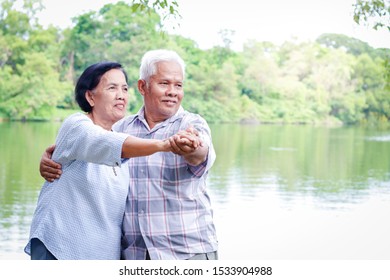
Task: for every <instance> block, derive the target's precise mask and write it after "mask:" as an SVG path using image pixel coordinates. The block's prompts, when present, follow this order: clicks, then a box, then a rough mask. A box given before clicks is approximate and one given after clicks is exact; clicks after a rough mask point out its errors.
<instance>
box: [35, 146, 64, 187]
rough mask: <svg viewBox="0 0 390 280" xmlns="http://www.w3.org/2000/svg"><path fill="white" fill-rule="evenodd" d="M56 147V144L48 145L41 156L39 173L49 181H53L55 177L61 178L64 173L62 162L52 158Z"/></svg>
mask: <svg viewBox="0 0 390 280" xmlns="http://www.w3.org/2000/svg"><path fill="white" fill-rule="evenodd" d="M54 148H55V145H51V146H49V147H47V149H46V150H45V152H44V153H43V155H42V157H41V161H40V164H39V173H40V174H41V176H42V177H43V178H44V179H45V180H46V181H49V182H53V181H54V180H55V179H58V178H60V176H61V173H62V171H61V164H59V163H56V162H55V161H53V160H51V156H52V154H53V152H54Z"/></svg>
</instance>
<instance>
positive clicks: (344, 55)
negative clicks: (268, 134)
mask: <svg viewBox="0 0 390 280" xmlns="http://www.w3.org/2000/svg"><path fill="white" fill-rule="evenodd" d="M22 2H23V3H24V4H25V5H23V7H22V8H20V7H19V8H16V6H15V1H11V0H6V1H1V2H0V3H1V7H2V9H1V11H0V118H4V119H16V120H17V119H26V120H34V119H40V120H45V119H51V118H52V116H57V115H58V112H59V111H61V110H63V109H73V110H77V106H76V105H75V103H74V98H73V91H72V89H73V87H74V84H75V82H76V80H77V77H78V76H79V75H80V73H81V72H82V71H83V70H84V69H85V67H87V66H88V65H90V64H92V63H95V62H97V61H102V60H113V61H119V62H120V63H122V65H124V67H125V68H126V70H127V72H128V76H129V86H130V90H129V92H130V100H129V110H130V112H136V111H137V110H138V109H139V108H140V106H141V105H142V96H141V95H140V94H138V92H137V87H136V82H137V80H138V69H139V62H140V59H141V57H142V55H143V53H144V52H145V51H146V50H149V49H156V48H169V49H173V50H175V51H177V52H178V53H179V54H180V55H181V56H182V57H183V59H184V60H185V61H186V64H187V68H186V79H185V98H184V100H183V106H184V107H185V108H186V109H188V110H190V111H192V112H194V113H199V114H201V115H202V116H204V117H205V118H206V119H207V120H208V121H210V122H251V123H252V122H256V123H258V122H263V123H346V124H349V123H388V121H389V119H390V95H389V88H388V85H389V76H388V73H389V72H390V71H389V69H388V65H387V64H386V61H387V57H388V54H389V51H388V49H374V48H372V47H371V46H369V45H368V44H367V43H365V42H362V41H360V40H357V39H355V38H351V37H348V36H345V35H340V34H323V35H321V36H320V37H319V38H318V39H317V40H316V41H315V42H305V43H297V42H295V41H287V42H284V43H283V44H281V45H276V44H273V43H271V42H258V41H254V40H252V41H248V42H247V43H246V44H245V46H244V49H243V51H242V52H235V51H233V50H231V49H230V43H229V41H228V35H229V34H228V33H226V32H225V33H223V34H222V35H223V36H225V37H224V38H225V39H226V40H225V41H224V44H223V45H222V46H216V47H213V48H211V49H208V50H201V49H199V48H198V47H197V45H196V43H195V42H194V41H193V40H191V39H188V38H185V37H182V36H179V35H170V34H167V33H164V32H162V26H163V15H161V11H160V12H157V11H156V6H155V5H157V4H156V3H163V5H162V6H159V7H160V9H166V8H167V7H170V6H169V5H174V7H175V9H176V7H177V5H176V4H172V3H176V2H166V1H138V2H137V3H135V1H131V2H132V3H131V4H129V3H126V2H118V3H116V4H107V5H105V6H104V7H102V8H101V9H100V10H98V11H92V12H87V13H84V14H81V15H79V16H77V17H75V18H74V19H73V26H72V27H70V28H67V29H65V30H59V29H57V28H55V27H52V26H50V27H48V28H43V27H42V26H40V25H39V23H38V20H37V19H36V18H35V16H34V14H35V12H36V10H37V9H38V8H39V7H40V6H39V4H40V1H38V0H36V1H34V0H24V1H22ZM134 3H135V4H134ZM142 5H144V6H142ZM142 7H144V8H142ZM175 9H174V10H171V9H170V8H169V11H166V12H167V13H170V12H173V13H174V12H175V11H176V10H175ZM157 10H158V9H157Z"/></svg>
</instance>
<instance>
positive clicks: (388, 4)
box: [353, 0, 390, 31]
mask: <svg viewBox="0 0 390 280" xmlns="http://www.w3.org/2000/svg"><path fill="white" fill-rule="evenodd" d="M354 8H355V10H354V16H353V19H354V21H355V22H356V23H357V24H367V25H369V26H371V27H372V28H374V29H375V30H377V29H381V28H387V30H388V31H390V1H389V0H356V3H355V4H354Z"/></svg>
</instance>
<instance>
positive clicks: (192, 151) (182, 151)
mask: <svg viewBox="0 0 390 280" xmlns="http://www.w3.org/2000/svg"><path fill="white" fill-rule="evenodd" d="M169 142H170V144H171V148H172V152H173V153H175V154H177V155H180V156H183V157H184V159H185V160H186V162H187V163H188V164H190V165H193V166H197V165H199V164H201V163H203V162H204V161H205V160H206V159H207V152H208V147H207V145H204V143H203V141H202V139H201V138H200V137H199V133H198V131H197V130H196V129H194V128H193V127H189V128H187V129H186V130H185V131H179V132H178V133H177V134H175V135H173V136H172V137H170V138H169Z"/></svg>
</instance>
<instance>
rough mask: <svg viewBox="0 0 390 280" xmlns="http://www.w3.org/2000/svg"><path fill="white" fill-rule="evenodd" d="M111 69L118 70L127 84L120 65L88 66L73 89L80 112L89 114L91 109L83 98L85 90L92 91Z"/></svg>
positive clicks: (114, 63)
mask: <svg viewBox="0 0 390 280" xmlns="http://www.w3.org/2000/svg"><path fill="white" fill-rule="evenodd" d="M111 69H119V70H121V71H122V72H123V74H124V75H125V79H126V83H127V82H128V78H127V73H126V71H125V70H124V69H123V68H122V65H121V64H119V63H117V62H110V61H107V62H98V63H95V64H92V65H90V66H88V67H87V68H86V69H85V70H84V72H83V73H82V74H81V76H80V77H79V79H78V81H77V84H76V87H75V89H74V93H75V99H76V102H77V104H79V106H80V108H81V110H83V111H84V112H87V113H89V112H91V111H92V107H91V105H89V103H88V101H87V99H86V98H85V93H86V92H87V90H93V89H95V88H96V87H97V85H98V84H99V83H100V79H101V78H102V76H103V75H104V74H105V73H106V72H108V71H110V70H111Z"/></svg>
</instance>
